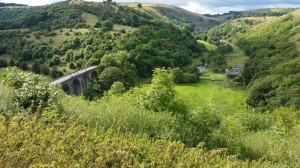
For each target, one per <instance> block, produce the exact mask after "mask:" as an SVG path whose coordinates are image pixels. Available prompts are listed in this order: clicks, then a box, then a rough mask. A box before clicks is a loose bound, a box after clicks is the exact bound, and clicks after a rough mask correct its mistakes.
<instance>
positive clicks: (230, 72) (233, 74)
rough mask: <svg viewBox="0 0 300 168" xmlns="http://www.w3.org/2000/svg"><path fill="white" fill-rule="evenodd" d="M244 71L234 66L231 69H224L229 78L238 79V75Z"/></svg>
mask: <svg viewBox="0 0 300 168" xmlns="http://www.w3.org/2000/svg"><path fill="white" fill-rule="evenodd" d="M243 70H244V68H243V67H241V66H238V65H235V66H234V67H232V68H231V69H226V74H227V76H228V77H230V78H234V77H236V78H237V77H238V76H239V74H240V73H242V72H243Z"/></svg>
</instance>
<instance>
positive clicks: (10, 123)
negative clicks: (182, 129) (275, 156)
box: [0, 115, 271, 167]
mask: <svg viewBox="0 0 300 168" xmlns="http://www.w3.org/2000/svg"><path fill="white" fill-rule="evenodd" d="M33 125H34V127H33ZM29 128H30V129H29ZM0 129H1V130H3V131H1V132H0V142H1V143H0V149H3V150H1V151H0V155H1V156H2V157H1V158H0V161H1V164H2V165H3V166H5V167H10V166H11V167H23V166H24V167H61V166H67V167H76V166H79V167H91V166H96V167H131V166H141V165H143V166H146V167H155V166H158V167H178V166H183V167H215V166H217V167H219V166H221V167H222V166H238V167H248V166H249V167H252V166H253V167H256V166H265V167H270V166H271V164H270V163H269V162H266V161H260V162H251V163H250V162H247V161H242V160H239V159H237V158H236V157H235V156H230V155H227V154H226V149H217V150H212V151H206V150H205V148H203V145H202V144H199V145H198V146H197V147H195V148H188V147H186V146H184V145H183V144H182V143H180V142H170V141H167V140H165V139H161V140H156V141H153V140H151V139H150V138H148V137H146V136H142V135H135V134H132V133H130V132H128V133H121V132H119V131H118V130H117V129H114V128H112V129H109V130H108V131H103V130H101V129H97V128H89V127H86V126H84V125H82V124H80V122H77V121H75V122H70V123H68V122H64V121H57V122H54V123H52V124H46V122H45V121H44V119H37V118H35V117H33V118H30V117H28V116H24V115H16V116H3V117H1V119H0ZM20 135H22V136H20ZM36 142H38V143H36ZM33 155H34V157H33ZM199 158H202V159H199Z"/></svg>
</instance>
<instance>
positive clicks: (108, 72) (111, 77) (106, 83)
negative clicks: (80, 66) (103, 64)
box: [99, 67, 124, 90]
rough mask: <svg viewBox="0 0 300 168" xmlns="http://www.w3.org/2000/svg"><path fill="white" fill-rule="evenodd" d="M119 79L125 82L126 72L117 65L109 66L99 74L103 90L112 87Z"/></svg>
mask: <svg viewBox="0 0 300 168" xmlns="http://www.w3.org/2000/svg"><path fill="white" fill-rule="evenodd" d="M117 81H119V82H124V73H123V72H122V71H121V70H120V69H119V68H117V67H108V68H106V69H104V70H103V72H101V73H100V75H99V83H100V85H101V88H102V89H103V90H108V89H110V88H111V86H112V84H113V83H114V82H117Z"/></svg>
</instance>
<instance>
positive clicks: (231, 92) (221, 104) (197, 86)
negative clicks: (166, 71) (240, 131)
mask: <svg viewBox="0 0 300 168" xmlns="http://www.w3.org/2000/svg"><path fill="white" fill-rule="evenodd" d="M175 89H176V91H177V92H178V94H179V96H180V97H181V98H182V99H184V100H186V101H187V102H188V105H189V107H191V108H194V109H199V108H210V107H213V108H215V109H216V110H221V111H223V112H226V111H231V110H238V109H243V108H245V107H246V105H245V101H246V95H247V93H246V91H245V90H242V89H240V88H236V87H231V81H230V80H227V79H226V76H225V75H223V74H215V73H211V72H205V73H204V74H203V75H202V77H201V80H200V82H198V83H192V84H178V85H176V87H175Z"/></svg>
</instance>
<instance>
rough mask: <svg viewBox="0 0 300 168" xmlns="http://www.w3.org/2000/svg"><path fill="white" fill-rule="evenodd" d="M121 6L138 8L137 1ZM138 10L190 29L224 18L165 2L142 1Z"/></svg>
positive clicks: (209, 26)
mask: <svg viewBox="0 0 300 168" xmlns="http://www.w3.org/2000/svg"><path fill="white" fill-rule="evenodd" d="M120 4H121V5H122V6H129V7H132V8H138V7H137V4H138V3H120ZM141 6H142V7H141V8H139V10H141V11H144V12H146V13H148V14H150V15H151V16H153V17H154V18H156V19H164V18H168V19H170V20H171V21H173V22H175V23H177V24H181V25H183V26H184V27H185V28H187V29H189V30H190V31H198V30H205V29H209V28H212V27H215V26H218V25H220V24H221V23H222V22H223V21H224V20H222V19H217V18H212V17H206V16H204V15H201V14H197V13H193V12H190V11H187V10H185V9H183V8H179V7H176V6H171V5H165V4H149V3H142V4H141Z"/></svg>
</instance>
